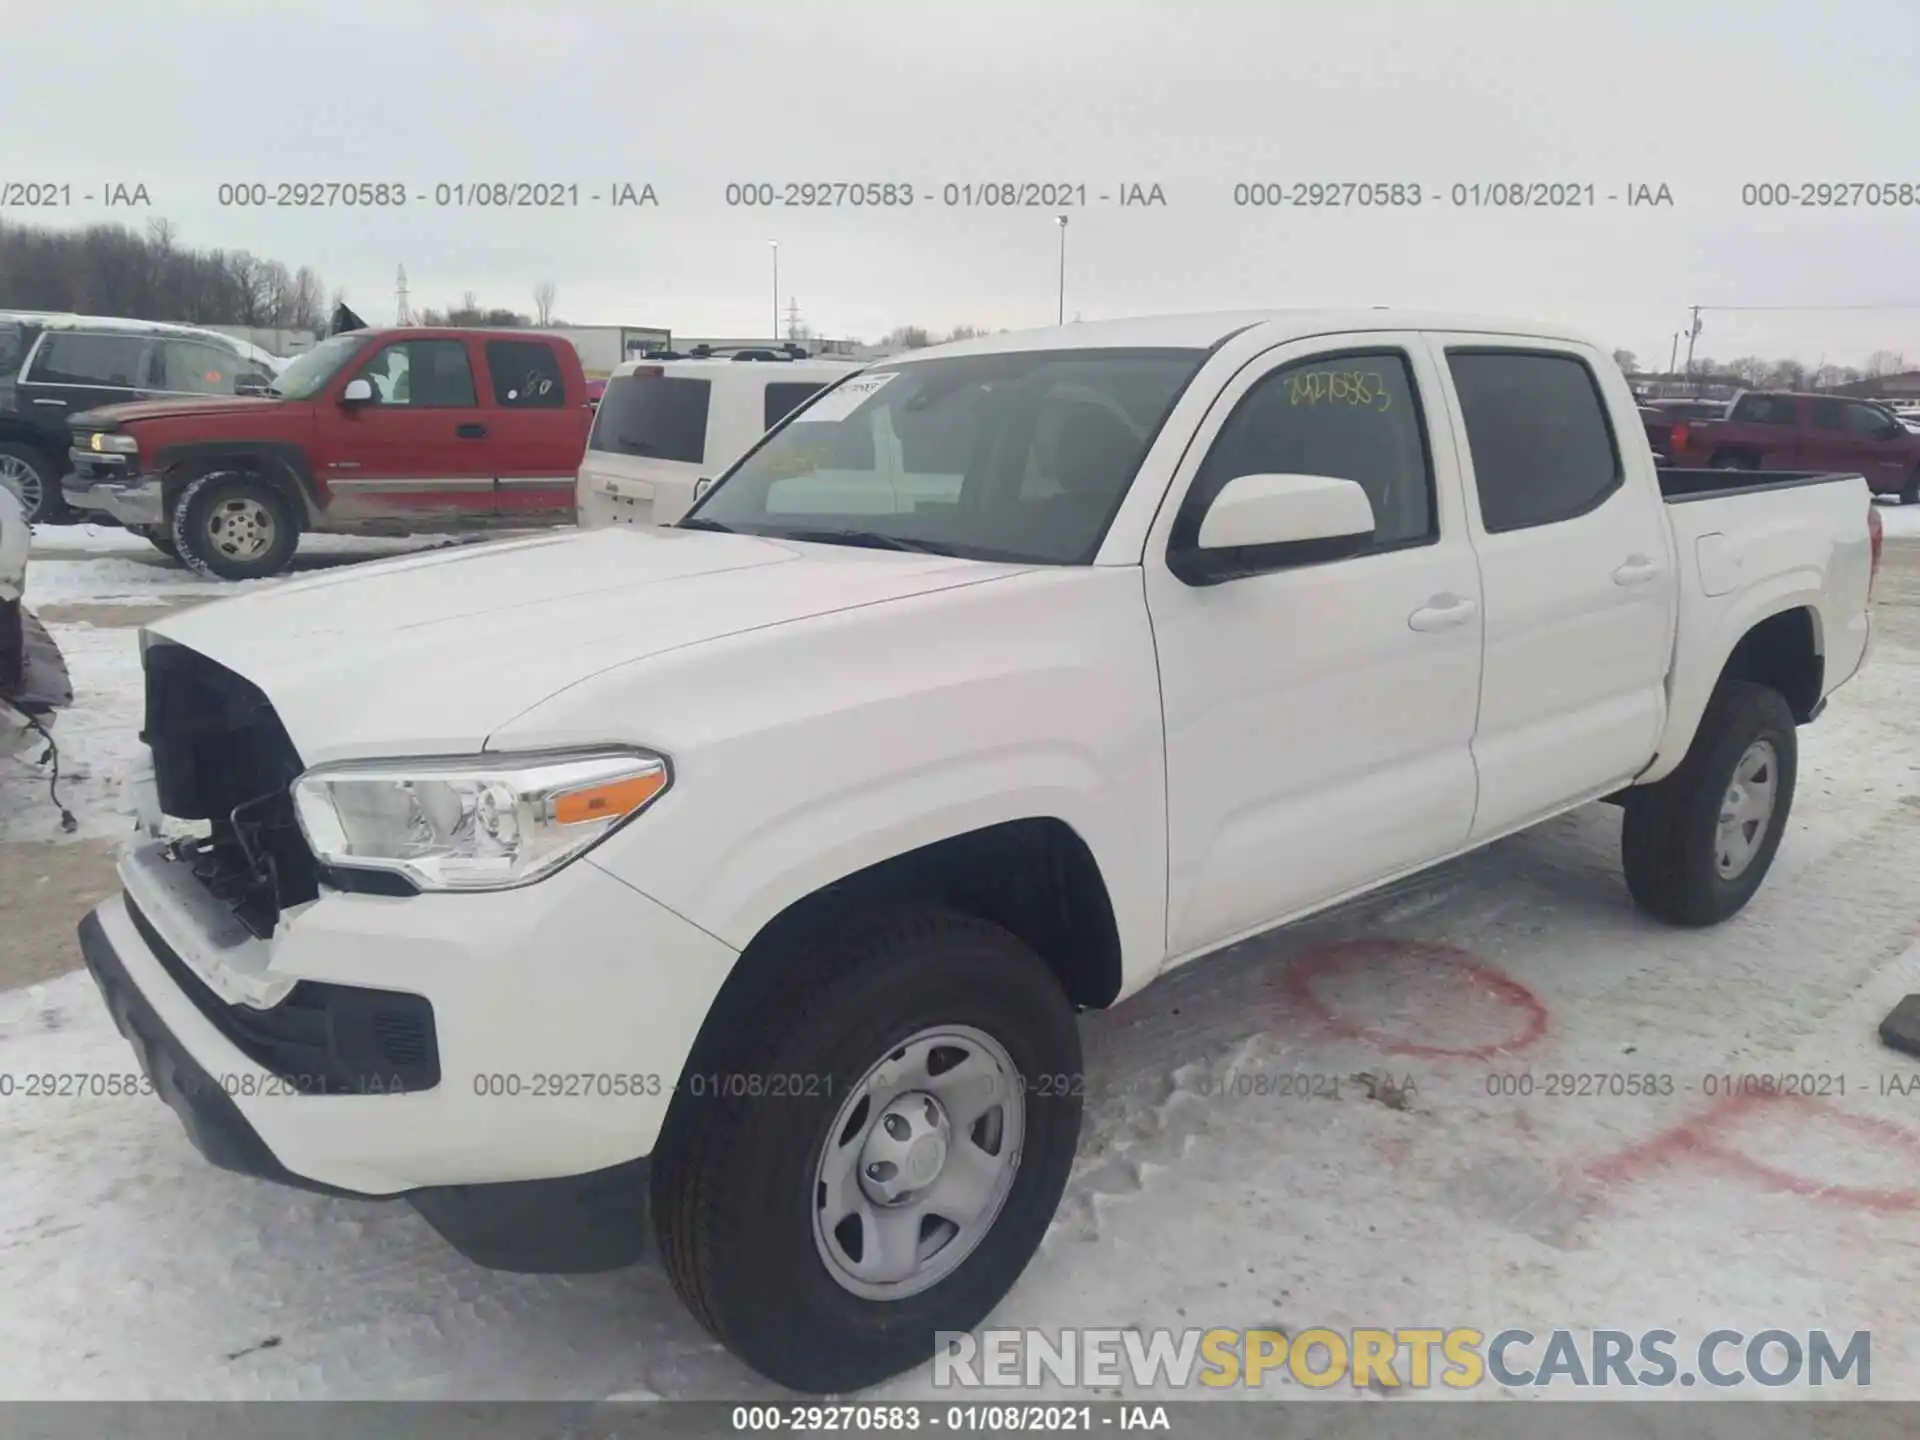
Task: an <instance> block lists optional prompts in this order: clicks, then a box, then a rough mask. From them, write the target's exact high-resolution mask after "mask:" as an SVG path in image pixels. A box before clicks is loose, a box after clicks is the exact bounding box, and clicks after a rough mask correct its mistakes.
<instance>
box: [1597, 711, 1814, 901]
mask: <svg viewBox="0 0 1920 1440" xmlns="http://www.w3.org/2000/svg"><path fill="white" fill-rule="evenodd" d="M1798 754H1799V752H1798V732H1797V731H1796V729H1795V726H1794V718H1793V712H1792V711H1791V710H1790V709H1788V708H1787V702H1786V700H1785V699H1784V698H1783V697H1782V696H1781V694H1780V692H1779V691H1777V690H1773V689H1769V688H1768V687H1767V686H1765V685H1754V684H1751V683H1749V682H1747V681H1742V680H1734V681H1728V682H1726V683H1725V684H1723V685H1722V686H1721V687H1720V689H1719V691H1718V692H1716V693H1715V695H1714V697H1713V699H1712V701H1710V702H1709V703H1708V705H1707V712H1706V714H1705V715H1703V716H1702V717H1701V719H1700V728H1699V730H1698V731H1697V732H1696V733H1695V735H1694V737H1693V744H1692V746H1691V747H1690V748H1689V749H1688V751H1687V756H1686V759H1684V760H1682V761H1681V762H1680V766H1679V768H1678V769H1677V770H1675V771H1674V772H1673V773H1672V774H1671V775H1669V776H1667V778H1666V779H1664V780H1662V781H1660V782H1658V783H1657V784H1654V785H1648V786H1646V787H1644V788H1641V789H1633V790H1629V791H1628V792H1627V794H1626V813H1625V816H1624V819H1623V820H1622V823H1621V830H1620V854H1621V860H1622V862H1623V865H1624V867H1625V870H1626V876H1627V889H1628V891H1629V892H1630V893H1631V894H1632V895H1633V898H1634V901H1635V903H1636V904H1638V905H1639V906H1640V908H1641V909H1643V910H1645V911H1646V912H1647V913H1648V914H1650V915H1654V916H1657V917H1658V918H1660V919H1662V920H1665V921H1667V922H1669V923H1670V924H1674V925H1688V926H1700V925H1716V924H1718V923H1719V922H1720V921H1722V920H1725V919H1726V918H1728V917H1729V916H1730V915H1733V914H1735V913H1737V912H1738V911H1739V910H1740V909H1741V907H1742V906H1744V905H1745V904H1746V903H1747V901H1749V900H1750V899H1752V898H1753V893H1754V891H1756V890H1758V889H1759V888H1760V882H1761V881H1763V880H1764V879H1766V876H1767V870H1768V867H1770V866H1771V865H1772V864H1773V857H1774V852H1775V851H1777V850H1778V849H1779V848H1780V837H1781V835H1782V834H1783V833H1785V830H1786V824H1787V812H1788V811H1789V810H1790V809H1791V808H1792V806H1793V785H1794V777H1795V774H1796V771H1797V767H1798Z"/></svg>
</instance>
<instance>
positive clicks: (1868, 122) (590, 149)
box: [0, 0, 1920, 364]
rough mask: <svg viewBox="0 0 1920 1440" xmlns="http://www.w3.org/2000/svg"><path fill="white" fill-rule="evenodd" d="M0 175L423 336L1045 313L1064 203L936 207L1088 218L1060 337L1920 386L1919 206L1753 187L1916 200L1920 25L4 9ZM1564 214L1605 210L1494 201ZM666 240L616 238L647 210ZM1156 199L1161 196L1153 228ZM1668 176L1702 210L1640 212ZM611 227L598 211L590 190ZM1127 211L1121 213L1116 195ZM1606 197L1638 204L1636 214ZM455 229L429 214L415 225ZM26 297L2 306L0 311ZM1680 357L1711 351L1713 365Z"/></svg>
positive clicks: (1042, 8) (1873, 0) (1181, 11)
mask: <svg viewBox="0 0 1920 1440" xmlns="http://www.w3.org/2000/svg"><path fill="white" fill-rule="evenodd" d="M0 18H4V22H5V23H4V26H0V33H4V34H5V35H6V37H7V42H6V44H7V52H8V53H9V55H11V56H13V57H14V59H15V60H16V62H18V63H15V64H12V65H10V66H9V68H8V82H7V88H8V94H7V98H6V111H5V113H6V120H5V122H4V126H5V128H4V133H3V134H0V180H13V181H19V180H38V181H41V182H48V181H51V182H68V183H71V184H72V185H73V186H74V190H75V193H76V199H77V197H78V195H79V194H80V193H81V192H82V191H85V192H89V193H96V194H98V193H101V192H102V188H103V187H104V186H106V185H108V184H111V183H113V182H116V181H117V182H122V183H126V184H128V185H132V184H134V183H140V184H144V185H145V186H146V188H147V191H148V193H149V194H150V195H151V197H152V200H153V205H152V209H151V211H150V212H141V211H109V210H106V209H103V208H101V207H100V206H99V205H97V204H95V205H86V204H84V203H82V204H76V206H75V207H74V208H73V209H71V210H69V211H66V212H34V214H33V215H32V216H31V217H29V216H28V215H27V214H25V213H24V212H20V211H13V212H8V215H7V218H11V219H13V220H16V221H17V220H23V219H28V218H32V219H35V220H39V219H43V218H44V219H50V220H54V221H55V222H56V223H84V222H87V221H93V220H100V219H113V218H122V217H129V216H130V217H131V218H133V219H134V220H135V221H136V223H137V222H139V221H141V220H143V219H144V218H145V215H146V214H148V213H151V214H158V215H165V216H166V217H168V218H169V219H171V220H172V221H173V222H175V224H176V225H177V227H178V232H179V238H180V240H181V241H182V242H183V243H186V244H191V245H195V246H204V247H213V246H221V247H228V248H245V249H249V250H252V251H254V252H255V253H257V254H260V255H262V256H267V257H271V258H275V259H279V260H282V261H284V262H285V263H287V264H288V265H289V266H298V265H300V264H303V263H305V264H311V265H313V266H315V267H316V268H317V269H318V270H319V272H320V273H321V275H322V276H323V278H324V279H325V280H326V282H327V283H328V284H329V286H332V287H337V288H343V289H344V290H345V292H346V294H347V297H348V299H349V301H350V302H351V303H352V304H353V305H354V306H355V308H356V309H358V310H359V311H360V312H361V313H362V314H363V315H365V316H366V317H367V318H368V319H369V320H373V321H376V322H381V321H388V320H391V318H392V317H393V314H394V294H393V291H394V272H395V270H396V267H398V266H401V265H404V266H405V267H406V272H407V277H408V280H409V283H410V287H411V292H412V298H413V303H414V305H415V306H416V307H419V306H423V305H433V306H445V305H447V304H449V303H453V302H456V301H457V300H458V299H459V297H460V296H461V294H462V293H463V292H465V291H468V290H471V291H474V292H476V293H477V294H478V296H479V297H480V299H481V301H482V303H483V304H489V305H507V306H512V307H514V308H516V309H520V310H523V311H531V309H532V308H533V299H532V295H533V289H534V286H535V285H536V284H537V283H538V282H539V281H542V280H550V281H552V282H553V283H554V284H555V285H556V286H557V288H558V306H557V310H558V313H559V314H560V315H561V316H563V317H564V318H565V319H567V320H569V321H571V322H575V323H625V324H633V325H659V326H665V327H668V328H670V329H672V330H673V331H674V332H676V333H677V334H681V335H688V334H715V333H721V334H756V335H757V334H764V333H765V332H766V331H767V329H768V328H769V326H770V324H771V323H772V310H773V304H774V292H773V277H772V266H771V259H772V252H771V250H770V247H769V245H768V243H767V242H768V241H769V240H775V239H777V240H778V241H779V266H780V272H779V281H780V301H781V305H782V307H783V309H784V307H785V305H786V304H787V302H788V301H789V300H790V299H793V300H797V301H798V302H799V306H800V311H801V315H802V318H803V319H804V320H805V321H806V323H808V324H809V325H811V326H812V327H813V328H814V329H815V331H816V332H819V333H823V334H828V335H836V336H837V335H851V336H856V337H861V338H868V339H872V338H877V336H878V335H879V334H880V333H882V332H884V331H885V330H887V329H889V328H890V327H892V326H894V325H897V324H901V323H918V324H923V325H926V326H929V327H932V328H936V329H941V328H946V327H951V326H953V325H956V324H963V323H964V324H973V325H984V326H989V327H1000V326H1007V327H1014V328H1018V327H1025V326H1030V325H1036V324H1050V323H1052V320H1053V317H1054V313H1055V307H1056V303H1057V297H1056V287H1057V285H1058V283H1059V276H1058V264H1059V252H1058V248H1057V247H1058V243H1059V236H1060V232H1059V229H1058V228H1057V226H1056V224H1055V221H1054V214H1055V211H1054V210H1053V209H1051V208H1045V209H1041V208H1036V209H1021V210H1013V211H1008V210H986V209H979V208H968V207H965V206H955V207H949V206H947V205H945V204H943V203H942V199H943V190H944V187H945V186H947V185H949V184H953V185H961V184H966V183H969V182H971V183H974V184H979V183H981V182H998V181H1035V182H1040V181H1052V182H1056V183H1058V182H1065V183H1068V184H1073V185H1080V184H1084V185H1085V186H1086V189H1087V192H1088V203H1087V205H1086V206H1085V207H1084V208H1081V207H1075V208H1073V209H1072V210H1071V211H1069V214H1070V217H1071V218H1070V220H1069V223H1068V227H1067V232H1066V242H1067V255H1066V310H1067V314H1068V316H1069V318H1071V317H1072V316H1074V315H1076V314H1077V315H1079V316H1081V317H1083V318H1085V319H1089V320H1091V319H1095V318H1105V317H1110V316H1116V315H1128V314H1145V313H1156V312H1166V311H1176V310H1197V309H1217V308H1237V307H1240V306H1248V305H1261V306H1264V305H1273V306H1294V305H1319V304H1391V305H1413V306H1422V307H1429V308H1448V309H1467V310H1475V311H1485V312H1490V313H1495V314H1508V315H1524V316H1539V317H1543V318H1551V319H1554V320H1558V321H1563V322H1568V323H1572V324H1575V325H1578V326H1580V327H1582V328H1584V329H1586V330H1588V331H1589V332H1591V333H1593V334H1595V335H1596V336H1597V337H1598V338H1600V339H1601V340H1603V341H1604V342H1605V343H1607V344H1608V345H1611V346H1621V347H1625V348H1627V349H1630V350H1633V351H1635V352H1637V353H1638V354H1639V355H1640V357H1641V358H1642V359H1643V360H1655V361H1658V362H1660V363H1664V361H1665V359H1666V356H1667V353H1668V351H1669V347H1670V342H1671V337H1672V335H1673V333H1674V332H1675V331H1676V330H1679V329H1681V328H1682V327H1683V326H1684V325H1685V323H1686V312H1687V307H1688V306H1689V305H1694V304H1700V305H1706V306H1715V305H1726V306H1757V305H1774V306H1787V305H1802V306H1811V305H1833V306H1840V305H1851V306H1860V307H1865V306H1880V307H1891V306H1899V305H1905V306H1908V307H1911V308H1907V309H1892V308H1882V309H1879V310H1874V311H1864V310H1855V311H1834V312H1829V313H1799V312H1792V311H1767V312H1744V313H1732V312H1716V311H1713V310H1709V311H1708V312H1707V314H1706V317H1705V329H1704V331H1703V333H1702V334H1701V337H1700V340H1699V349H1700V353H1701V354H1711V355H1713V356H1716V357H1719V358H1723V359H1724V358H1732V357H1734V356H1735V355H1739V354H1745V353H1761V354H1765V355H1786V354H1793V355H1797V356H1799V357H1800V358H1803V359H1806V360H1809V361H1817V360H1819V359H1821V358H1822V357H1823V356H1824V357H1825V358H1828V359H1831V360H1834V361H1836V362H1841V363H1855V362H1858V361H1859V360H1861V359H1864V357H1865V355H1866V354H1867V352H1869V351H1871V350H1875V349H1889V350H1904V351H1905V352H1906V353H1907V355H1908V357H1909V358H1910V359H1911V360H1912V361H1914V362H1915V363H1916V364H1920V203H1914V204H1910V205H1909V206H1908V207H1907V208H1905V209H1881V210H1867V209H1855V208H1848V209H1820V208H1816V209H1801V208H1798V207H1793V208H1784V209H1783V208H1753V207H1747V206H1744V205H1743V204H1742V187H1743V185H1751V184H1759V183H1770V184H1771V183H1779V184H1784V185H1789V186H1792V185H1796V184H1798V183H1800V182H1808V181H1814V182H1818V181H1829V182H1832V181H1838V182H1851V181H1861V182H1885V183H1890V184H1892V185H1894V186H1897V185H1899V184H1906V185H1908V186H1909V187H1910V193H1911V194H1912V196H1913V198H1915V199H1916V200H1920V63H1916V62H1920V44H1917V43H1916V40H1917V38H1920V3H1916V0H1831V3H1827V4H1822V5H1816V4H1812V3H1806V0H1802V3H1798V4H1792V5H1789V4H1785V3H1776V0H1730V3H1719V0H1683V3H1682V0H1615V3H1611V4H1604V5H1603V4H1598V3H1594V0H1585V3H1567V4H1558V3H1552V0H1532V3H1511V4H1510V3H1504V0H1449V3H1447V4H1444V5H1432V4H1421V3H1418V0H1333V3H1321V4H1306V3H1295V0H1214V3H1200V0H1188V3H1184V4H1172V3H1167V4H1161V3H1153V0H962V3H948V0H895V3H892V4H876V3H873V0H863V3H858V4H855V3H851V0H844V3H843V0H811V3H808V4H805V5H800V4H792V3H778V0H764V3H763V0H705V3H689V4H678V3H667V4H643V3H637V0H627V3H619V4H579V3H572V4H570V3H566V0H545V3H541V4H538V5H524V4H519V5H489V4H486V3H476V0H469V3H461V4H433V3H408V0H376V3H368V0H326V3H312V0H301V3H280V4H277V5H271V6H269V5H263V4H261V3H259V0H248V3H225V0H220V3H199V4H195V3H189V0H168V3H164V4H149V3H135V0H121V3H115V4H110V5H105V4H87V3H81V0H66V3H64V4H53V5H33V4H29V3H25V0H0ZM316 180H317V181H360V180H368V181H376V182H379V181H386V182H398V183H401V184H404V185H405V187H406V188H407V193H408V195H409V196H410V198H409V200H408V203H407V204H406V205H405V206H404V207H403V208H400V209H393V210H386V211H374V212H367V211H362V210H344V209H342V210H333V211H325V210H319V211H315V210H303V211H292V210H272V209H269V210H259V209H243V208H230V207H228V208H223V207H222V206H221V205H220V203H219V186H220V185H221V184H222V183H223V182H226V183H235V182H263V183H265V184H267V185H268V186H269V187H271V186H273V185H275V184H277V183H278V182H281V181H316ZM804 180H827V181H869V180H871V181H882V182H886V181H891V182H894V183H896V184H910V185H913V186H914V187H915V189H916V192H917V194H916V198H915V201H914V203H913V205H912V206H911V207H910V208H904V209H894V210H891V211H888V210H881V211H875V210H871V209H860V210H855V209H825V210H818V209H816V210H795V209H775V210H772V211H767V210H748V209H740V208H729V206H728V205H727V203H726V187H727V186H728V184H729V183H730V182H731V183H736V184H737V183H744V182H772V183H774V184H775V185H776V186H778V185H780V184H782V183H783V182H787V181H804ZM1316 180H1318V181H1345V180H1357V181H1379V182H1395V181H1397V182H1401V183H1403V184H1416V185H1419V186H1421V187H1422V188H1423V190H1424V192H1425V198H1424V203H1423V204H1421V205H1420V206H1419V207H1417V208H1406V209H1400V210H1379V209H1365V210H1357V209H1355V210H1321V211H1300V210H1294V209H1289V208H1281V209H1252V208H1246V207H1242V206H1237V205H1236V204H1235V203H1234V187H1235V186H1236V184H1241V183H1246V182H1259V181H1270V182H1281V183H1283V184H1286V183H1290V182H1296V181H1316ZM493 181H528V182H534V181H544V182H549V183H552V182H558V183H561V184H577V185H578V186H579V187H580V194H581V203H580V205H579V206H578V207H577V208H572V207H569V208H562V209H545V210H534V211H518V212H503V211H500V210H496V209H472V208H461V207H458V206H452V205H449V206H446V207H440V206H437V205H436V204H435V203H434V199H435V193H436V187H437V186H440V185H443V184H444V185H449V186H451V185H458V184H462V183H467V184H471V183H473V182H493ZM1505 181H1527V182H1533V181H1539V182H1560V183H1562V184H1573V185H1581V186H1584V185H1587V184H1591V185H1592V186H1593V187H1594V188H1595V194H1596V198H1597V201H1598V204H1597V205H1596V206H1595V207H1594V208H1582V209H1574V210H1560V211H1540V210H1513V209H1474V208H1471V207H1464V208H1463V207H1459V206H1455V205H1452V204H1450V203H1447V202H1448V201H1449V200H1450V198H1451V189H1452V187H1453V186H1455V185H1463V186H1471V185H1474V184H1476V183H1477V184H1480V185H1483V186H1484V185H1487V184H1490V183H1497V182H1505ZM623 182H624V183H630V184H632V185H633V186H634V187H635V191H636V192H638V191H639V188H640V187H641V186H642V185H644V184H651V185H652V186H653V187H654V191H655V193H656V195H657V196H658V200H659V204H658V205H657V207H652V206H650V207H643V208H632V209H630V208H619V209H616V208H612V207H610V206H609V205H608V204H607V203H606V199H605V197H606V196H607V195H608V194H609V193H611V190H612V187H613V186H615V185H616V184H619V183H623ZM1134 184H1138V185H1140V186H1141V187H1142V188H1143V189H1145V188H1146V187H1150V186H1152V185H1154V184H1158V185H1159V186H1160V187H1161V190H1162V193H1163V194H1164V196H1165V198H1166V203H1165V205H1164V206H1154V207H1150V208H1134V207H1122V206H1121V205H1119V204H1118V196H1119V194H1120V193H1121V192H1122V189H1123V187H1126V186H1130V185H1134ZM1642 184H1644V185H1647V186H1650V187H1654V188H1656V189H1657V187H1658V186H1660V185H1662V184H1664V185H1666V186H1667V187H1669V189H1670V191H1671V194H1672V196H1673V203H1672V205H1671V206H1661V207H1639V208H1629V207H1628V205H1627V204H1626V196H1627V194H1628V192H1629V188H1630V187H1632V186H1635V185H1642ZM595 193H598V194H600V195H601V196H602V197H603V198H602V200H601V201H600V202H599V203H595V202H593V201H592V200H590V199H589V198H588V197H589V195H591V194H595ZM1102 194H1106V195H1110V196H1113V197H1115V198H1114V199H1111V200H1108V201H1106V202H1102V201H1101V200H1100V199H1099V198H1098V197H1099V196H1100V195H1102ZM1613 195H1617V196H1619V197H1620V198H1619V199H1618V200H1614V201H1609V199H1608V198H1607V197H1609V196H1613ZM421 197H424V198H421ZM0 300H4V297H0ZM1681 345H1682V348H1683V350H1684V345H1685V341H1684V339H1683V340H1682V342H1681Z"/></svg>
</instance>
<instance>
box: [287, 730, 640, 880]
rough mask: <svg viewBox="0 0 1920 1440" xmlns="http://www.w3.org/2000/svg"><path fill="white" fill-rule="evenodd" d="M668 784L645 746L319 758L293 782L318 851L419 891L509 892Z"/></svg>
mask: <svg viewBox="0 0 1920 1440" xmlns="http://www.w3.org/2000/svg"><path fill="white" fill-rule="evenodd" d="M671 781H672V772H671V771H670V769H669V767H668V765H667V761H666V758H665V757H664V756H661V755H655V754H652V753H650V752H648V751H644V750H626V749H620V750H612V749H609V750H576V751H567V752H555V753H548V754H543V755H475V756H470V757H467V758H463V759H457V760H395V761H370V762H364V763H344V764H338V765H321V766H316V767H315V768H314V769H312V770H309V771H307V773H306V774H304V775H302V776H301V777H300V778H299V779H298V780H295V781H294V782H293V808H294V814H295V815H296V816H298V817H299V821H300V830H301V833H302V834H304V835H305V836H306V837H307V844H308V846H310V847H311V848H312V850H313V853H314V856H315V858H317V859H318V860H319V861H320V862H321V863H322V864H324V865H332V866H339V867H341V868H343V869H355V870H386V871H391V872H393V873H396V874H399V875H404V876H405V877H406V878H407V879H409V880H411V881H412V882H413V883H414V884H415V885H417V886H419V887H420V888H421V889H422V890H506V889H510V888H512V887H513V886H516V885H526V884H529V883H531V882H533V881H535V880H539V879H541V878H543V877H545V876H547V875H550V874H552V873H553V872H554V871H555V870H558V869H559V868H560V867H561V866H562V865H565V864H566V863H567V862H568V861H570V860H573V859H575V858H577V857H578V856H580V855H583V854H585V853H586V852H587V851H588V850H591V849H592V848H593V847H594V846H595V845H597V844H599V843H600V842H601V841H602V840H604V839H606V837H607V836H608V835H610V834H611V833H612V832H613V831H614V830H616V829H617V828H619V826H620V825H622V824H623V823H624V822H626V821H627V820H629V819H631V818H632V817H633V816H635V815H638V814H639V813H640V812H641V811H642V810H644V809H645V808H646V807H647V806H648V805H650V804H652V803H653V801H654V800H655V799H657V798H658V797H659V795H660V794H661V793H662V792H663V791H664V790H665V789H666V788H667V786H668V785H669V784H670V783H671Z"/></svg>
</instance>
